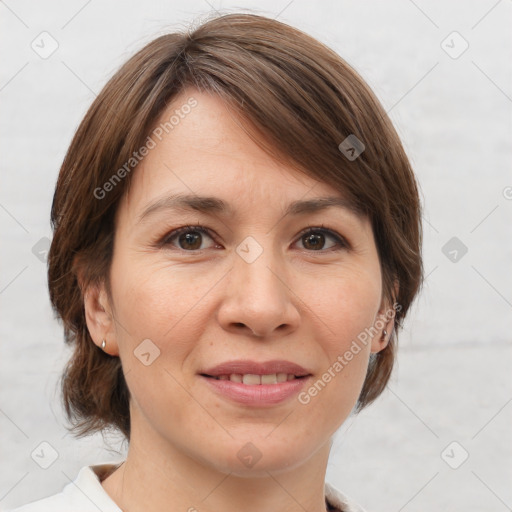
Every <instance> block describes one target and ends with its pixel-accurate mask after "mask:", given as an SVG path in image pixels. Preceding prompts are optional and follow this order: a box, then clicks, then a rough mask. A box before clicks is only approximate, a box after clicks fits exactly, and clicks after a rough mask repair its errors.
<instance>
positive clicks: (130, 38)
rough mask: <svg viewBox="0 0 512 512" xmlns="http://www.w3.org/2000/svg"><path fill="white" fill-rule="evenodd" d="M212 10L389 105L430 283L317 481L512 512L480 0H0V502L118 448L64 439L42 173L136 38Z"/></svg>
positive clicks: (501, 231)
mask: <svg viewBox="0 0 512 512" xmlns="http://www.w3.org/2000/svg"><path fill="white" fill-rule="evenodd" d="M210 5H211V6H213V7H215V8H217V9H229V10H235V8H237V7H239V6H242V8H250V9H253V10H255V11H256V12H258V13H261V14H267V15H272V16H276V15H278V19H279V20H281V21H284V22H288V23H290V24H292V25H294V26H297V27H298V28H301V29H303V30H305V31H306V32H308V33H310V34H311V35H313V36H315V37H317V38H318V39H320V40H322V41H323V42H325V43H326V44H328V45H330V46H331V47H333V48H334V49H335V50H336V51H337V52H338V53H339V54H340V55H341V56H342V57H344V58H345V59H346V60H347V61H348V62H349V63H351V64H352V65H353V66H354V67H355V68H356V69H357V70H358V71H359V72H360V73H361V74H362V76H363V77H364V78H365V79H366V80H367V81H368V83H369V84H370V86H371V87H372V88H373V89H374V91H375V92H376V94H377V96H378V97H379V99H380V100H381V101H382V103H383V105H384V106H385V108H386V110H388V111H389V112H390V116H391V118H392V120H393V121H394V123H395V125H396V127H397V129H398V132H399V134H400V135H401V136H402V138H403V141H404V144H405V147H406V150H407V152H408V154H409V156H410V158H411V160H412V163H413V165H414V168H415V170H416V172H417V175H418V179H419V182H420V184H421V188H422V194H423V197H424V204H425V219H424V220H425V222H424V229H425V243H424V258H425V269H426V274H428V279H427V281H426V284H425V288H424V290H423V293H422V295H421V297H420V298H419V300H418V301H417V303H416V305H415V307H414V309H413V311H412V312H411V316H410V318H409V320H408V322H407V324H406V329H405V331H404V333H403V335H402V337H401V352H400V356H399V364H398V368H397V371H396V372H395V374H394V377H393V381H392V383H391V385H390V389H389V391H387V392H386V393H385V394H384V395H383V397H382V398H381V399H380V401H379V402H378V403H377V404H375V405H374V406H372V407H370V408H369V409H367V410H366V411H363V412H362V413H361V414H360V415H359V416H358V417H357V418H351V419H349V420H348V421H347V422H346V424H345V425H344V426H343V427H342V429H341V431H340V433H339V435H338V436H337V439H336V443H335V446H334V448H333V452H332V456H331V463H330V466H329V470H328V479H329V480H330V481H331V482H333V483H334V484H335V485H337V486H338V487H339V488H341V489H342V490H343V491H345V492H347V493H349V494H351V495H353V496H354V497H355V498H356V499H357V501H359V502H360V503H361V504H363V505H365V506H366V507H367V508H368V510H369V511H372V510H380V511H381V512H386V511H399V510H406V511H414V510H418V511H419V510H427V509H440V510H465V511H481V510H486V511H494V510H496V511H501V510H506V509H507V507H508V508H509V509H510V507H512V488H511V487H510V482H511V481H512V479H511V477H512V453H511V452H512V443H511V442H510V441H511V434H510V431H511V429H510V427H509V425H510V420H511V417H512V401H511V400H512V383H511V380H510V377H509V375H510V356H511V334H510V332H511V316H512V315H511V309H512V286H511V284H512V277H511V273H510V270H509V269H510V261H511V256H512V236H511V234H512V233H511V229H510V226H511V213H512V173H511V165H510V164H511V160H512V156H511V155H512V152H511V150H512V138H511V132H512V129H511V124H512V116H511V112H512V88H511V83H512V82H511V77H512V59H511V53H512V52H511V48H512V45H511V39H512V31H511V30H510V26H511V24H510V22H511V18H512V3H511V2H510V1H501V2H495V1H494V0H492V1H485V2H484V1H480V2H477V1H474V0H472V1H466V2H462V1H453V0H452V1H441V0H435V1H430V2H427V1H424V0H423V1H421V2H420V1H419V0H417V1H416V2H412V0H411V1H406V0H392V1H387V2H382V1H380V2H379V1H378V0H371V1H365V2H356V1H355V0H351V1H338V2H334V1H324V2H308V1H306V0H294V1H292V2H289V0H272V1H268V0H265V1H260V2H255V1H248V2H243V3H231V2H219V1H214V0H209V1H208V2H206V1H199V0H196V1H189V2H186V1H185V0H181V1H178V0H173V1H167V2H157V1H151V0H150V1H145V2H141V1H135V0H130V1H125V2H123V3H122V4H121V3H120V2H119V3H116V2H113V1H112V0H110V1H102V2H100V1H98V0H96V1H94V0H93V1H90V2H85V1H75V0H73V1H68V2H64V1H57V0H52V1H47V2H44V3H43V2H26V1H18V2H14V0H7V1H6V2H1V3H0V41H1V44H2V48H3V53H2V66H1V69H0V102H1V108H2V110H1V112H2V114H1V118H0V129H1V139H0V151H1V156H2V158H1V162H2V164H1V165H2V181H1V187H0V223H1V230H2V243H1V251H2V252H1V254H2V256H1V258H2V259H1V268H0V304H1V310H0V311H1V317H0V340H1V350H2V352H1V358H0V370H1V387H0V428H1V430H0V432H1V438H0V449H1V459H0V460H1V467H0V507H2V508H10V507H12V506H15V505H19V504H21V503H25V502H27V501H29V500H32V499H36V498H39V497H42V496H45V495H48V494H52V493H54V492H57V491H58V490H60V489H61V488H62V487H63V485H64V484H66V483H68V481H69V479H68V477H69V478H74V476H75V475H76V472H77V471H78V469H79V468H80V467H81V466H83V465H85V464H92V463H97V462H98V461H107V460H119V459H120V458H121V456H120V455H118V454H116V453H109V452H105V450H104V448H103V447H102V440H101V438H98V437H94V438H92V439H89V440H82V441H77V440H74V439H73V438H71V436H69V435H66V430H65V429H64V427H63V419H62V418H63V416H62V412H61V409H60V405H59V397H58V388H57V379H58V377H59V374H60V370H61V368H62V365H63V364H64V361H65V359H66V357H67V353H66V352H65V351H64V348H63V341H62V332H61V328H60V326H59V325H58V324H57V322H56V321H55V320H54V319H53V316H52V312H51V309H50V306H49V301H48V295H47V289H46V266H45V264H44V263H43V262H42V261H40V260H39V259H38V258H37V257H36V256H35V255H34V254H33V252H32V249H33V247H34V245H35V244H37V243H38V241H39V240H40V239H41V238H43V237H48V238H50V237H51V232H50V227H49V209H50V205H51V199H52V194H53V187H54V184H55V179H56V176H57V172H58V169H59V166H60V163H61V161H62V158H63V156H64V153H65V151H66V149H67V145H68V144H69V142H70V140H71V137H72V135H73V133H74V130H75V129H76V127H77V125H78V123H79V122H80V120H81V118H82V116H83V115H84V113H85V111H86V109H87V107H88V106H89V104H90V103H91V101H92V99H93V97H94V95H95V94H96V93H98V92H99V90H100V89H101V87H102V86H103V85H104V83H105V82H106V80H107V78H108V77H109V76H110V75H111V74H112V72H113V71H114V70H115V69H116V68H117V67H118V66H119V65H120V64H121V63H122V62H124V60H126V58H127V57H128V56H129V55H131V54H132V53H133V52H134V51H135V50H137V49H138V48H140V47H141V46H142V45H143V44H145V43H146V42H148V41H149V40H151V39H152V38H153V37H154V36H155V35H157V34H160V33H162V32H164V31H167V30H173V29H175V28H180V27H181V26H183V25H185V24H187V22H188V21H190V20H191V19H193V18H196V17H197V16H198V15H199V14H206V13H208V12H209V11H210ZM281 11H282V12H281ZM279 13H280V14H279ZM42 31H47V32H49V33H50V34H51V36H52V37H53V38H54V39H55V40H56V41H57V42H58V48H57V50H56V51H55V52H54V53H53V54H52V55H51V56H49V57H48V58H47V59H43V58H41V57H40V56H38V54H37V53H36V52H34V51H33V49H32V48H31V42H32V41H34V40H35V43H34V44H39V46H40V47H41V46H42V45H43V44H42V43H41V37H47V36H39V34H40V33H41V32H42ZM453 31H457V32H458V33H459V34H460V35H461V36H462V37H463V38H464V39H465V40H466V41H467V43H468V44H469V47H468V49H467V50H466V51H465V52H464V53H463V54H462V55H460V56H459V57H458V58H452V57H450V55H449V54H448V53H446V51H445V50H447V51H448V52H451V53H452V55H453V56H455V54H456V53H458V51H459V50H460V49H461V48H462V44H463V41H462V40H460V39H457V37H458V36H454V35H453V34H452V32H453ZM450 34H452V35H450ZM448 36H449V37H448ZM447 37H448V39H446V38H447ZM443 40H446V42H445V43H444V44H443V43H442V42H443ZM50 45H51V41H50V39H45V44H44V48H45V49H46V50H48V49H49V48H51V46H50ZM443 46H444V49H443ZM448 46H451V47H452V48H448ZM42 50H43V48H41V50H40V51H42ZM452 237H457V238H458V239H459V240H460V241H461V242H462V243H463V244H464V245H465V246H467V249H468V251H467V253H466V254H465V255H464V256H463V257H462V258H460V260H459V261H457V262H455V263H454V262H452V261H450V260H449V259H448V257H447V256H445V254H444V253H443V247H444V245H445V244H446V243H447V242H448V241H449V240H450V239H451V238H452ZM39 243H41V244H43V246H44V242H39ZM449 250H453V248H452V247H449ZM445 252H447V251H446V250H445ZM459 254H460V253H459ZM507 426H508V427H509V428H507ZM42 441H46V442H49V443H50V444H51V445H52V446H53V447H54V448H55V449H56V450H57V452H58V454H59V456H58V459H57V460H56V462H55V463H54V464H53V465H52V466H50V467H49V468H48V469H47V470H44V469H42V468H40V467H39V466H37V465H36V464H35V462H34V461H33V460H32V458H31V456H30V454H31V452H32V451H33V450H34V448H35V447H36V446H38V445H39V443H40V442H42ZM452 441H457V442H458V443H460V447H459V445H457V446H455V449H454V450H453V451H452V449H451V448H450V449H448V451H446V452H445V455H444V458H445V460H448V461H449V462H450V463H451V464H452V465H455V463H456V462H457V461H458V460H459V459H458V458H459V456H461V454H462V450H463V449H465V450H467V452H468V453H469V458H468V460H467V461H466V462H465V463H464V464H462V465H461V466H460V468H458V469H456V470H455V469H452V468H451V467H449V466H448V465H447V464H446V463H445V460H443V458H442V457H441V452H442V451H443V450H444V449H445V447H446V446H447V445H449V444H450V443H451V442H452ZM461 447H463V448H461ZM452 448H453V447H452Z"/></svg>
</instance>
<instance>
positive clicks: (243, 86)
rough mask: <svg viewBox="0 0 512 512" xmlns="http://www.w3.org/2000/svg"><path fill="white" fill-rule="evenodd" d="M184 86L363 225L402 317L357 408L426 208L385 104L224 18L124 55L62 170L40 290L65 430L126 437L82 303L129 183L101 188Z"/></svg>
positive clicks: (343, 69)
mask: <svg viewBox="0 0 512 512" xmlns="http://www.w3.org/2000/svg"><path fill="white" fill-rule="evenodd" d="M187 86H193V87H195V88H197V89H199V90H200V91H208V92H210V93H214V94H217V95H218V96H219V97H221V98H222V99H223V100H225V101H226V103H227V104H228V105H230V106H232V107H234V109H235V111H236V112H238V113H239V114H240V118H241V119H242V120H243V121H244V124H247V126H248V127H250V130H249V131H251V132H252V133H253V134H255V136H254V140H255V141H256V142H257V143H259V144H261V145H262V146H263V147H264V148H265V149H266V150H267V151H268V152H269V153H270V154H272V155H273V156H275V157H276V158H278V159H281V160H283V161H287V162H291V163H293V164H294V166H296V168H297V169H300V170H301V172H304V173H306V174H307V175H308V176H310V177H313V178H314V179H316V180H320V181H322V182H325V183H328V184H329V185H331V186H333V187H335V188H337V189H338V190H340V191H341V192H342V193H343V194H345V195H347V196H348V197H349V198H350V199H352V201H353V202H355V203H356V205H358V206H359V208H361V210H362V211H364V212H365V214H366V215H368V218H369V219H370V220H371V223H372V228H373V233H374V236H375V240H376V245H377V249H378V254H379V258H380V263H381V268H382V276H383V283H382V286H383V297H385V298H387V299H388V300H389V301H390V302H394V301H396V302H397V303H398V304H399V305H400V307H399V308H398V309H397V310H396V316H395V319H394V329H393V333H392V336H391V339H390V341H389V343H388V345H387V347H386V348H385V349H384V350H382V351H381V352H379V353H377V354H376V355H375V356H374V357H372V360H371V364H370V366H369V370H368V374H367V376H366V380H365V382H364V385H363V388H362V392H361V394H360V397H359V400H358V404H357V407H358V409H361V408H362V407H364V406H365V405H367V404H369V403H370V402H372V401H373V400H374V399H375V398H376V397H377V396H379V394H380V393H381V392H382V391H383V389H384V388H385V386H386V384H387V382H388V379H389V377H390V374H391V370H392V368H393V362H394V353H395V345H396V342H397V330H398V328H401V327H402V320H403V318H404V317H405V315H406V313H407V311H408V309H409V307H410V305H411V303H412V301H413V299H414V297H415V296H416V294H417V292H418V291H419V288H420V286H421V284H422V281H423V266H422V260H421V239H422V232H421V206H420V201H419V196H418V188H417V184H416V180H415V177H414V174H413V171H412V169H411V165H410V163H409V161H408V158H407V156H406V154H405V151H404V149H403V147H402V144H401V142H400V139H399V137H398V135H397V133H396V131H395V129H394V127H393V125H392V123H391V121H390V120H389V118H388V116H387V114H386V112H385V111H384V109H383V108H382V106H381V105H380V103H379V101H378V100H377V98H376V97H375V95H374V94H373V92H372V91H371V89H370V88H369V87H368V85H367V84H366V83H365V82H364V80H363V79H362V78H361V77H360V76H359V75H358V73H357V72H356V71H355V70H354V69H352V68H351V67H350V66H349V65H348V64H347V63H346V62H345V61H344V60H343V59H342V58H340V56H338V55H337V54H336V53H335V52H333V51H332V50H331V49H329V48H328V47H326V46H325V45H323V44H322V43H320V42H318V41H317V40H315V39H313V38H312V37H310V36H308V35H306V34H304V33H302V32H300V31H299V30H296V29H294V28H292V27H290V26H288V25H286V24H284V23H281V22H278V21H275V20H272V19H268V18H265V17H262V16H258V15H254V14H229V15H223V16H218V17H215V18H213V19H210V20H208V21H207V22H205V23H204V24H202V25H200V26H199V27H197V28H195V29H193V30H192V29H190V30H189V31H188V32H185V33H172V34H167V35H163V36H161V37H158V38H157V39H155V40H154V41H152V42H151V43H149V44H148V45H146V46H145V47H144V48H142V50H140V51H139V52H138V53H136V54H135V55H134V56H133V57H131V58H130V59H129V60H128V61H127V62H126V63H125V64H124V65H123V66H122V67H121V68H120V69H119V71H117V73H116V74H115V75H114V76H113V77H112V78H111V79H110V80H109V82H108V83H107V85H106V86H105V87H104V88H103V90H102V91H101V92H100V93H99V94H98V96H97V97H96V99H95V100H94V102H93V103H92V105H91V107H90V108H89V110H88V112H87V114H86V115H85V118H84V119H83V121H82V123H81V124H80V126H79V128H78V130H77V132H76V134H75V136H74V138H73V140H72V142H71V145H70V147H69V149H68V152H67V154H66V157H65V159H64V162H63V164H62V167H61V169H60V174H59V177H58V181H57V184H56V189H55V195H54V198H53V204H52V210H51V222H52V227H53V230H54V236H53V240H52V244H51V248H50V252H49V258H48V265H49V267H48V281H49V290H50V298H51V302H52V305H53V308H54V310H55V312H56V314H57V315H58V316H59V317H60V318H61V319H62V322H63V326H64V333H65V340H66V343H68V344H70V345H72V346H73V348H74V352H73V354H72V357H71V358H70V360H69V362H68V364H67V366H66V368H65V371H64V372H63V375H62V391H63V401H64V405H65V410H66V413H67V416H68V418H69V419H70V420H71V421H72V423H73V427H72V428H73V430H74V431H75V433H76V434H77V435H85V434H88V433H91V432H94V431H98V430H102V429H104V428H106V427H114V428H117V429H119V430H120V431H121V432H122V433H123V434H124V435H125V436H126V438H127V439H129V437H130V416H129V397H130V395H129V390H128V388H127V385H126V381H125V379H124V375H123V370H122V366H121V361H120V359H119V358H118V357H111V356H110V355H108V354H105V353H104V352H103V351H102V350H101V349H99V348H98V347H97V346H96V345H95V344H94V343H93V342H92V340H91V337H90V334H89V332H88V329H87V325H86V320H85V313H84V301H83V292H84V290H85V289H86V288H87V286H88V285H90V284H99V283H102V282H103V283H105V285H106V287H107V291H108V292H109V293H110V288H109V279H108V276H109V270H110V264H111V261H112V255H113V239H114V229H115V223H114V217H115V213H116V210H117V207H118V204H119V201H120V199H121V197H122V196H123V194H125V193H126V191H127V187H128V186H129V183H130V179H131V176H132V174H133V173H124V174H123V179H122V180H119V183H116V186H115V187H110V188H111V189H109V192H108V194H104V197H101V198H99V199H98V197H97V196H98V194H97V193H95V191H96V190H98V188H101V187H102V186H103V185H104V184H105V183H106V182H108V180H109V179H110V178H111V177H112V176H113V173H114V172H115V171H116V170H117V169H120V168H122V166H123V165H125V164H126V162H127V161H128V160H129V159H130V158H131V157H132V155H133V153H134V152H135V151H136V150H137V149H138V148H140V147H141V146H142V145H143V144H144V142H145V140H146V139H147V137H148V134H149V133H151V130H152V128H153V127H154V125H155V122H156V121H157V119H158V118H159V116H160V114H161V113H162V111H163V110H164V109H165V107H166V106H167V104H168V103H169V102H170V101H171V100H172V99H173V98H174V97H175V96H176V95H177V94H178V93H180V92H181V91H183V90H184V89H185V88H186V87H187ZM349 136H355V137H357V139H358V140H359V141H361V142H362V143H363V144H364V151H363V152H362V153H361V154H360V155H359V157H357V158H355V159H353V158H348V157H349V156H350V155H349V154H346V153H343V152H342V151H341V150H340V149H339V147H338V146H339V145H340V143H341V142H343V141H344V140H345V139H346V138H347V137H349ZM359 149H362V147H361V146H360V147H359ZM352 153H353V152H352ZM78 275H80V277H81V280H80V281H79V279H78ZM395 281H398V283H399V292H398V296H395V294H394V287H393V286H394V283H395Z"/></svg>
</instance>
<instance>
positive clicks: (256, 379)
mask: <svg viewBox="0 0 512 512" xmlns="http://www.w3.org/2000/svg"><path fill="white" fill-rule="evenodd" d="M242 382H243V383H244V384H249V386H254V385H255V384H261V377H260V376H259V375H252V374H251V373H247V374H245V375H244V376H243V378H242Z"/></svg>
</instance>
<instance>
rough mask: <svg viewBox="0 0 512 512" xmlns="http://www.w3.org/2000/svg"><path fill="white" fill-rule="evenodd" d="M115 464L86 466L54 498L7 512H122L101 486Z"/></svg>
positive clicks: (47, 498) (44, 499)
mask: <svg viewBox="0 0 512 512" xmlns="http://www.w3.org/2000/svg"><path fill="white" fill-rule="evenodd" d="M114 466H115V465H114V464H99V465H96V466H84V467H83V468H82V469H81V470H80V471H79V473H78V475H77V477H76V478H75V480H74V481H72V482H69V484H67V485H66V486H65V487H64V489H63V490H62V491H61V492H59V493H57V494H54V495H52V496H48V497H46V498H42V499H40V500H37V501H33V502H31V503H28V504H26V505H23V506H21V507H18V508H16V509H12V510H9V511H7V512H70V510H72V511H73V512H97V511H98V510H102V511H103V512H121V509H120V508H119V507H118V506H117V505H116V503H115V502H114V501H113V500H112V499H111V498H110V496H109V495H108V494H107V493H106V491H105V490H104V489H103V486H102V485H101V479H100V477H101V475H102V474H104V473H106V472H107V471H110V470H111V469H112V468H113V467H114Z"/></svg>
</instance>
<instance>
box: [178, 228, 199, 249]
mask: <svg viewBox="0 0 512 512" xmlns="http://www.w3.org/2000/svg"><path fill="white" fill-rule="evenodd" d="M198 241H199V243H197V242H198ZM181 242H183V243H184V244H185V245H189V247H184V248H185V249H187V248H188V249H199V247H201V236H200V235H199V234H198V233H197V232H192V233H185V234H183V235H181V236H180V243H181ZM194 242H196V243H195V244H194ZM190 245H191V246H193V247H190Z"/></svg>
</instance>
